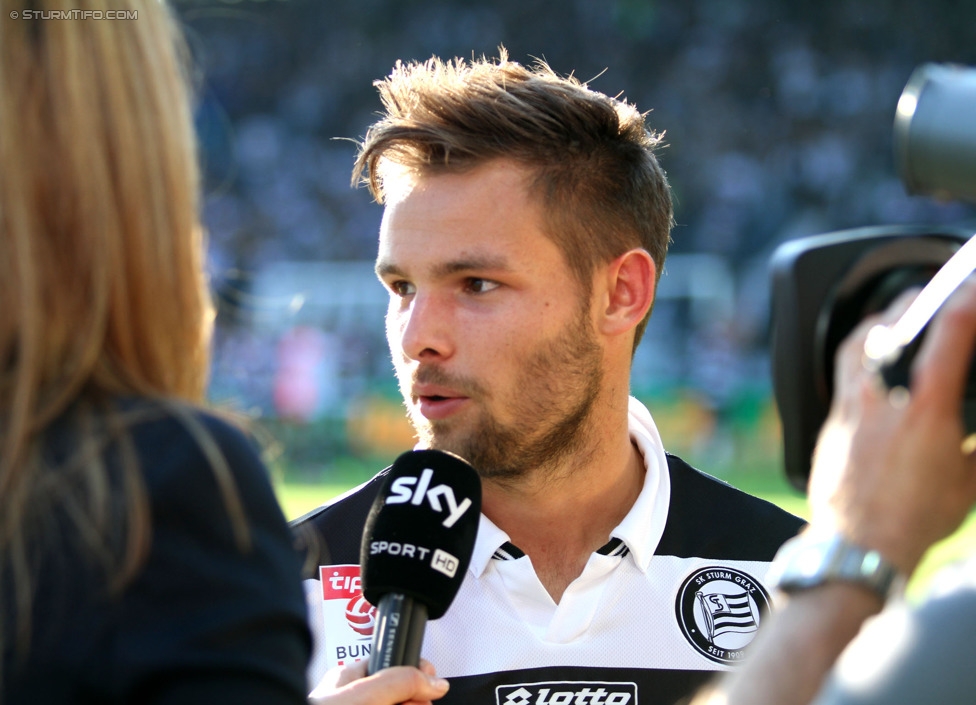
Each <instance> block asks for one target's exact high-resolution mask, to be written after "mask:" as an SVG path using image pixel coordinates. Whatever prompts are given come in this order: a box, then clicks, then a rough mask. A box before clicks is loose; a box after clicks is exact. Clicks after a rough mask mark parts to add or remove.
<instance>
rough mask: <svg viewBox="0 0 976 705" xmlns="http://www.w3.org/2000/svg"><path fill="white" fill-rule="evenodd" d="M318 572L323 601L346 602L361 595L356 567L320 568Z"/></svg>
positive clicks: (361, 585)
mask: <svg viewBox="0 0 976 705" xmlns="http://www.w3.org/2000/svg"><path fill="white" fill-rule="evenodd" d="M319 571H320V572H319V579H320V580H321V582H322V598H323V599H325V600H337V599H345V600H348V599H350V598H353V597H355V596H357V595H360V594H362V591H363V582H362V580H361V579H360V577H359V566H358V565H338V566H336V565H333V566H322V567H320V568H319Z"/></svg>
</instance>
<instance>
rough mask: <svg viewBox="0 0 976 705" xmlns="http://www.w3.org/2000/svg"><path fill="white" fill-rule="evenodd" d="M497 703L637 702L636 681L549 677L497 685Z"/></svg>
mask: <svg viewBox="0 0 976 705" xmlns="http://www.w3.org/2000/svg"><path fill="white" fill-rule="evenodd" d="M495 702H496V703H497V704H498V705H636V703H637V684H636V683H602V682H597V681H548V682H546V683H519V684H517V685H500V686H498V687H497V688H495Z"/></svg>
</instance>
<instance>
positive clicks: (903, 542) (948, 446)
mask: <svg viewBox="0 0 976 705" xmlns="http://www.w3.org/2000/svg"><path fill="white" fill-rule="evenodd" d="M911 298H913V296H910V297H903V298H902V299H900V300H899V302H897V303H896V304H894V305H893V306H892V307H891V308H889V310H888V311H886V312H885V313H884V314H883V315H882V316H881V317H878V318H873V319H871V320H867V321H865V322H863V323H862V324H861V325H860V326H859V327H858V328H856V329H855V330H854V332H853V333H852V334H851V335H850V336H849V337H848V338H847V340H846V341H845V342H844V343H843V345H842V346H841V348H840V350H839V353H838V357H837V365H836V370H837V372H836V380H835V393H834V399H833V405H832V408H831V410H830V415H829V416H828V418H827V422H826V423H825V425H824V428H823V430H822V431H821V434H820V439H819V441H818V445H817V451H816V453H815V456H814V465H813V471H812V473H811V479H810V487H809V500H810V506H811V511H812V522H811V524H812V526H813V527H815V528H816V529H818V530H820V529H824V530H833V531H836V532H838V533H840V534H841V535H842V536H844V537H845V538H847V539H848V540H849V541H852V542H854V543H856V544H859V545H861V546H863V547H864V548H867V549H874V550H877V551H878V552H879V553H880V554H881V555H882V556H884V557H885V558H887V559H888V560H889V561H891V562H892V563H893V564H894V565H895V566H896V567H897V568H898V569H899V570H900V571H902V572H903V573H904V574H905V575H906V576H907V575H910V574H911V573H912V571H913V570H914V569H915V567H916V565H917V564H918V562H919V560H920V559H921V557H922V555H923V554H924V553H925V551H926V550H927V549H928V548H929V546H931V545H932V544H933V543H934V542H936V541H938V540H940V539H942V538H944V537H946V536H948V535H949V534H951V533H952V532H953V531H954V530H955V529H956V528H957V527H958V526H959V524H960V523H961V522H962V521H963V519H964V518H965V517H966V515H967V513H968V512H969V509H970V508H971V507H972V505H973V503H974V501H976V460H974V458H973V456H972V455H970V454H966V453H964V452H963V450H962V444H963V440H964V433H965V432H964V429H963V423H962V413H961V409H962V400H963V393H964V390H965V387H966V380H967V377H968V374H969V364H970V360H971V358H972V355H973V349H974V341H976V284H974V282H972V281H968V282H966V283H965V284H964V285H963V286H962V287H960V289H959V290H958V291H957V292H956V293H955V294H954V295H953V296H952V297H951V298H950V300H949V301H948V302H947V303H946V304H945V306H944V307H943V309H942V310H941V311H940V312H939V313H938V314H937V315H936V317H935V319H934V320H933V321H932V323H931V325H930V326H929V331H928V333H927V334H926V337H925V340H924V341H923V343H922V348H921V350H920V351H919V354H918V355H917V356H916V358H915V361H914V364H913V367H912V373H911V393H910V394H909V393H907V392H906V390H904V389H895V390H892V391H889V390H888V389H887V388H886V387H885V386H884V383H883V382H882V381H881V379H880V376H879V375H878V374H876V373H873V372H871V371H870V370H869V369H867V367H866V366H865V365H864V362H863V358H864V352H863V351H864V342H865V339H866V338H867V335H868V331H869V330H870V329H871V328H872V327H873V326H874V325H877V324H879V323H885V324H890V323H893V322H894V321H895V320H897V318H898V317H899V316H900V314H901V313H902V312H903V310H904V309H905V308H906V307H907V305H908V303H909V302H910V299H911Z"/></svg>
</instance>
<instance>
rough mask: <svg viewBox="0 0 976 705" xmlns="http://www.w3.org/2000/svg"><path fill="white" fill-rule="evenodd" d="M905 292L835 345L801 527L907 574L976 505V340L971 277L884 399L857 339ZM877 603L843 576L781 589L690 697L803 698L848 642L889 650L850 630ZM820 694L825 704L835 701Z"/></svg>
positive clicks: (753, 704)
mask: <svg viewBox="0 0 976 705" xmlns="http://www.w3.org/2000/svg"><path fill="white" fill-rule="evenodd" d="M911 298H912V297H911V296H909V297H904V298H902V299H901V300H900V301H899V302H897V303H896V304H894V305H893V306H892V307H891V308H889V309H888V310H887V311H886V312H885V313H884V314H883V315H881V316H879V317H876V318H873V319H872V320H868V321H865V322H864V323H863V324H862V325H860V326H859V327H858V328H857V329H855V331H854V332H853V333H851V335H850V336H849V337H848V339H847V340H846V341H845V342H844V344H843V345H842V346H841V348H840V350H839V353H838V357H837V366H836V369H837V375H836V380H835V389H834V402H833V406H832V408H831V410H830V414H829V416H828V419H827V422H826V423H825V425H824V428H823V429H822V431H821V434H820V438H819V442H818V446H817V451H816V454H815V458H814V465H813V471H812V474H811V480H810V504H811V509H812V520H811V526H810V527H809V528H808V529H807V531H816V532H822V533H827V532H831V531H834V532H838V533H839V534H841V536H843V537H845V538H846V539H847V540H848V541H850V542H853V543H856V544H859V545H860V546H862V547H863V548H866V549H873V550H875V551H878V552H879V553H880V554H881V555H882V556H884V557H885V558H887V559H888V560H889V561H890V562H892V563H893V564H894V565H895V566H896V567H897V568H898V569H899V570H900V571H902V572H903V573H904V574H905V575H906V576H907V575H910V574H911V572H912V571H913V570H914V569H915V567H916V565H917V564H918V561H919V559H920V558H921V557H922V554H924V553H925V551H926V550H927V549H928V547H929V546H930V545H931V544H932V543H934V542H935V541H938V540H939V539H941V538H943V537H945V536H947V535H948V534H950V533H951V532H952V531H953V530H955V529H956V528H957V527H958V526H959V524H960V523H961V522H962V520H963V519H964V518H965V516H966V514H967V513H968V511H969V509H970V508H971V507H972V505H973V503H974V501H976V460H974V458H973V456H972V454H967V453H965V452H964V450H963V449H962V444H963V441H964V437H963V436H964V433H965V432H964V429H963V424H962V399H963V393H964V392H963V390H964V389H965V382H966V379H967V376H968V371H969V365H970V360H971V359H972V357H973V352H974V348H976V283H974V282H967V283H966V284H964V285H963V286H962V287H960V289H959V290H958V291H957V292H956V293H955V294H954V295H953V296H952V298H951V299H950V300H949V301H948V302H947V303H946V305H945V306H944V307H943V309H942V310H941V311H940V312H939V313H938V315H937V316H936V318H935V320H933V321H932V323H931V325H930V326H929V330H928V333H927V334H926V338H925V340H924V342H923V345H922V347H921V350H920V351H919V354H918V355H917V356H916V357H915V360H914V363H913V366H912V373H911V375H912V382H911V387H912V389H911V393H910V394H907V393H906V392H905V390H901V391H897V392H895V393H894V394H893V395H892V394H891V393H889V391H888V389H887V388H885V386H884V384H883V382H882V381H881V379H880V378H879V376H878V375H877V374H876V373H874V372H872V371H870V370H869V369H867V368H866V367H865V365H864V362H863V359H864V342H865V340H866V338H867V335H868V331H869V330H870V329H871V328H872V327H873V326H874V325H877V324H879V323H883V324H890V323H893V322H894V321H895V320H897V319H898V317H899V316H900V314H901V313H902V312H903V311H904V310H905V308H907V306H908V303H909V301H910V300H911ZM883 606H884V605H883V601H882V599H881V598H880V597H879V595H878V594H877V593H875V592H874V591H872V590H869V589H866V588H865V587H864V586H861V585H857V584H855V583H852V582H845V581H840V580H838V581H827V582H825V583H822V584H818V585H816V586H813V587H809V588H807V589H801V590H798V591H796V592H791V593H790V594H789V595H785V594H783V593H778V601H777V607H778V609H777V610H776V611H774V612H773V613H772V614H771V615H769V616H767V617H766V618H765V619H764V620H763V624H762V627H761V628H760V630H759V635H758V636H757V637H756V639H755V640H754V641H753V642H752V643H751V644H750V645H749V651H748V657H747V658H746V659H745V662H744V663H743V664H742V666H741V667H740V668H738V669H736V670H735V671H732V672H731V673H729V674H727V675H726V676H725V677H724V678H723V679H721V680H720V681H719V682H717V683H716V684H715V685H714V686H713V687H712V688H710V689H708V690H705V691H702V693H700V694H699V697H698V698H697V699H696V700H695V704H696V705H801V704H806V703H809V702H811V700H813V698H814V697H815V696H816V695H817V692H818V690H820V688H821V685H822V683H823V682H824V679H825V676H826V675H827V674H828V673H829V672H830V670H831V669H832V668H833V666H834V663H835V661H836V660H837V658H838V656H839V655H840V654H841V652H843V651H844V649H845V648H846V647H847V646H848V644H849V643H850V642H851V641H852V640H855V644H857V645H858V646H859V647H862V646H863V647H864V648H862V649H861V650H862V651H864V650H867V651H869V652H870V653H871V654H872V658H873V659H874V660H875V661H877V660H881V659H883V658H884V657H885V656H888V655H889V654H888V653H887V652H886V651H885V649H886V648H889V647H890V648H891V649H895V646H894V645H893V643H892V641H893V640H892V638H891V635H890V634H887V635H886V637H887V642H884V643H881V644H878V643H877V642H876V641H875V642H872V641H870V640H869V639H868V640H865V634H864V633H863V632H862V633H861V635H860V636H858V633H859V632H860V631H861V626H862V624H863V623H864V622H865V620H867V619H868V618H869V617H871V616H872V615H874V614H876V613H877V612H878V611H879V610H881V608H882V607H883ZM901 626H902V629H904V624H903V623H901ZM859 642H861V643H859ZM852 646H853V644H852ZM861 670H862V671H863V668H862V669H861ZM825 697H827V698H828V699H827V700H825V701H823V702H834V700H831V699H829V698H830V697H832V696H825ZM819 702H821V701H819V700H818V703H819ZM845 702H849V701H845ZM886 702H887V701H886Z"/></svg>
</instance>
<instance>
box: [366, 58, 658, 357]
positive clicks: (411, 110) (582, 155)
mask: <svg viewBox="0 0 976 705" xmlns="http://www.w3.org/2000/svg"><path fill="white" fill-rule="evenodd" d="M375 85H376V86H377V88H378V89H379V92H380V97H381V99H382V101H383V106H384V108H385V109H386V112H385V114H384V115H383V117H382V118H381V119H380V120H379V121H378V122H376V123H375V124H374V125H372V126H371V127H370V129H369V131H368V132H367V134H366V138H365V140H364V141H363V143H362V144H361V146H360V151H359V154H358V157H357V159H356V165H355V167H354V170H353V183H354V184H355V183H357V182H359V181H360V180H361V179H362V180H363V181H364V182H365V183H366V184H367V185H368V187H369V189H370V191H371V192H372V194H373V196H374V197H375V198H376V200H377V201H378V202H380V203H382V202H383V199H384V194H385V192H386V190H388V189H390V188H392V187H394V186H395V184H396V182H397V180H399V179H403V178H408V179H409V178H414V177H415V176H417V175H424V174H436V173H443V172H462V171H465V170H468V169H471V168H473V167H475V166H479V165H481V164H484V163H486V162H488V161H491V160H494V159H503V158H507V159H512V160H514V161H516V162H518V163H519V164H521V165H522V166H525V167H528V168H529V169H530V170H531V171H532V172H533V174H534V179H533V182H532V186H531V188H532V192H533V193H534V194H535V195H536V197H538V198H539V199H540V203H542V204H543V207H544V213H545V215H544V218H545V219H546V231H547V234H548V236H549V237H550V238H551V239H552V240H553V241H554V242H556V244H557V245H559V246H560V247H561V248H562V250H563V252H564V254H565V256H566V259H567V262H568V264H569V266H570V268H571V270H572V271H573V272H574V274H575V275H576V278H577V280H578V281H579V282H580V284H581V285H582V287H583V290H584V292H585V293H586V294H587V295H588V294H589V283H590V277H591V276H592V274H593V271H594V269H595V268H596V267H597V266H598V265H600V264H604V263H606V262H609V261H611V260H612V259H614V258H615V257H617V256H619V255H621V254H623V253H624V252H626V251H627V250H629V249H632V248H635V247H643V248H644V249H646V250H647V251H648V252H649V253H650V255H651V257H652V258H653V259H654V263H655V265H656V267H657V271H658V274H659V275H660V272H661V271H663V268H664V259H665V256H666V255H667V250H668V245H669V243H670V238H671V235H670V233H671V227H672V224H673V217H672V205H671V190H670V187H669V185H668V181H667V177H666V176H665V173H664V170H663V169H661V167H660V165H659V163H658V160H657V158H656V156H655V151H656V150H657V149H658V148H659V147H660V146H661V141H662V137H663V135H661V134H656V133H653V132H651V131H650V130H649V129H648V128H647V126H646V125H645V119H644V115H642V114H641V113H640V112H638V111H637V109H636V108H635V107H634V106H633V105H631V104H629V103H627V102H625V101H623V100H618V99H615V98H610V97H609V96H606V95H604V94H603V93H599V92H597V91H594V90H592V89H590V88H589V87H588V86H587V85H586V84H584V83H582V82H580V81H579V80H577V79H576V78H574V77H573V76H567V77H563V76H559V75H557V74H556V73H555V72H554V71H553V70H552V69H551V68H550V67H549V66H548V65H547V64H546V63H545V62H543V61H538V62H536V64H535V65H534V66H532V67H530V68H527V67H524V66H522V65H520V64H518V63H516V62H513V61H509V59H508V55H507V52H506V51H505V49H504V47H502V48H500V50H499V58H498V60H497V61H493V60H488V59H486V58H484V57H482V58H481V59H475V60H473V61H471V62H466V61H464V60H463V59H454V60H453V61H448V62H445V61H443V60H441V59H438V58H436V57H434V58H431V59H429V60H427V61H426V62H424V63H410V64H403V63H400V62H397V64H396V66H395V67H394V69H393V71H392V73H391V74H390V75H389V76H388V77H386V78H385V79H383V80H381V81H377V82H376V84H375ZM659 278H660V277H658V279H659ZM648 315H650V311H648ZM646 325H647V318H646V317H645V319H644V321H643V322H642V323H641V325H640V326H639V327H638V329H637V331H636V333H635V339H634V347H635V348H636V346H637V344H638V342H639V341H640V337H641V335H642V334H643V331H644V328H645V327H646Z"/></svg>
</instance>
